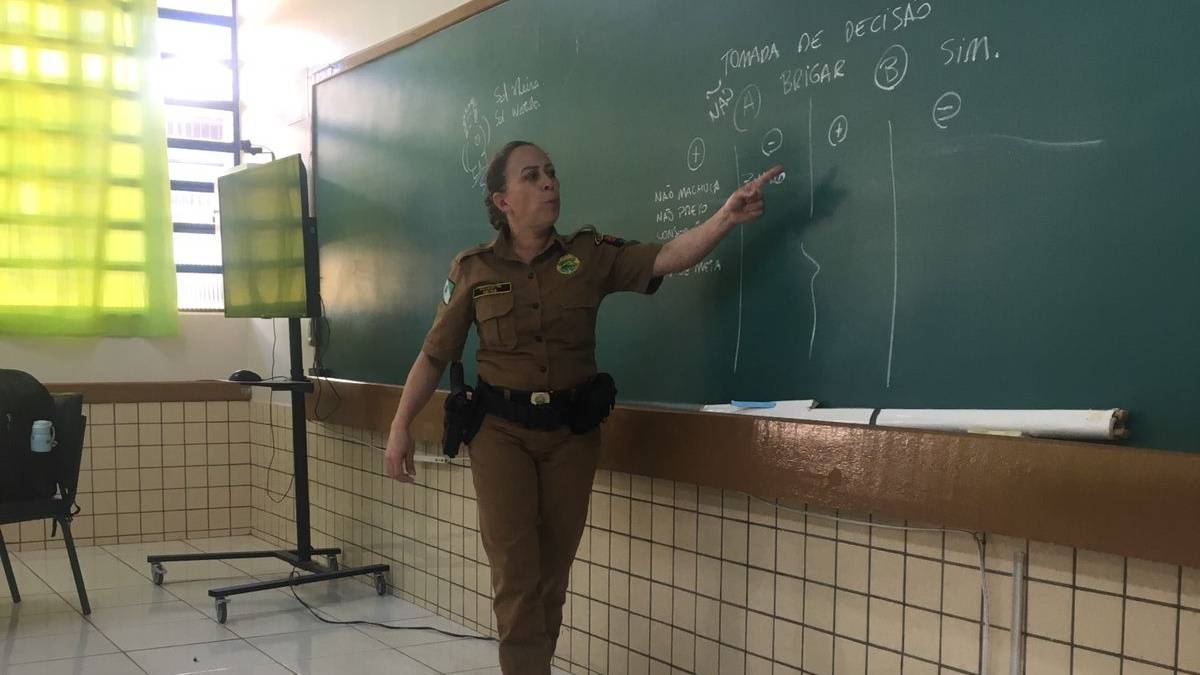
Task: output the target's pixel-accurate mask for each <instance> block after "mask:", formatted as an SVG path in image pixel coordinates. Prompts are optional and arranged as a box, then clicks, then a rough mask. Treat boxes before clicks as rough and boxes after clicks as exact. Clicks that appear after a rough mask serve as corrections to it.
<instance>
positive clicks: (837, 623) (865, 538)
mask: <svg viewBox="0 0 1200 675" xmlns="http://www.w3.org/2000/svg"><path fill="white" fill-rule="evenodd" d="M252 417H253V423H252V425H251V426H252V434H251V435H252V439H253V448H252V453H251V454H252V461H253V472H252V478H253V485H254V493H253V505H254V510H253V514H252V527H253V530H254V533H255V534H257V535H259V536H263V537H266V538H269V539H276V540H279V541H288V540H289V539H290V538H291V537H292V536H293V535H292V532H293V527H294V525H293V523H292V514H293V509H294V503H293V502H292V500H291V497H290V495H291V494H292V492H291V490H290V489H289V488H290V479H291V468H290V467H291V454H290V451H289V449H288V448H289V445H290V440H291V437H290V432H289V431H288V421H289V419H290V415H289V411H288V410H287V409H286V408H283V407H276V409H275V411H274V418H275V419H274V425H273V427H272V426H270V425H268V407H267V405H266V404H262V405H261V406H260V405H259V404H256V405H255V408H254V410H253V415H252ZM308 438H309V448H310V455H311V458H310V474H311V481H310V484H311V494H312V504H313V507H312V523H313V530H314V534H313V538H314V543H315V544H316V545H318V546H326V545H329V546H340V547H342V548H343V550H344V555H345V562H346V563H347V564H363V563H376V562H383V563H387V564H390V565H391V566H392V577H393V582H394V584H395V585H396V589H397V593H398V594H400V595H402V596H403V597H404V598H406V599H408V600H411V601H414V602H416V603H418V604H421V605H424V606H426V607H429V608H431V609H434V610H436V611H437V612H438V613H439V614H441V615H443V616H446V617H448V618H451V619H453V620H455V621H458V622H461V623H463V624H465V625H468V626H472V627H475V628H477V629H479V630H482V631H490V630H492V627H493V625H494V622H493V619H492V614H491V609H490V581H489V579H490V576H489V570H488V567H487V560H486V557H485V556H484V554H483V549H482V546H481V544H480V542H479V534H478V519H477V514H476V510H475V509H476V506H475V500H474V492H473V488H472V483H471V479H470V475H469V473H468V472H469V471H470V469H469V468H466V467H464V466H445V465H438V466H435V465H429V464H418V471H419V482H418V484H417V485H415V486H406V485H402V484H400V483H396V482H394V481H391V480H389V479H388V478H387V477H386V476H385V475H384V471H383V453H382V452H381V451H380V450H378V449H376V448H378V447H382V446H383V445H384V442H385V440H386V439H385V438H384V437H383V436H382V435H380V434H376V433H371V432H364V431H362V430H355V429H348V428H345V427H335V426H327V425H323V424H312V423H310V425H309V436H308ZM347 439H348V440H347ZM363 444H365V445H368V446H375V447H372V448H368V447H364V445H363ZM421 451H423V452H428V453H436V452H437V451H438V449H437V448H435V447H432V446H429V447H423V448H421ZM283 495H288V496H287V497H282V496H283ZM276 500H279V503H276ZM788 506H789V505H785V504H772V503H766V502H762V501H759V500H757V499H753V498H750V497H748V496H746V495H744V494H740V493H736V492H731V491H724V492H723V491H720V490H713V489H708V488H703V487H697V486H695V485H687V484H682V483H673V482H670V481H663V480H651V479H648V478H645V477H641V476H631V475H628V474H621V473H612V472H606V471H601V472H600V473H599V474H598V476H597V479H596V483H595V486H594V490H593V493H592V509H591V513H590V516H589V527H588V529H587V531H586V532H585V535H584V541H583V544H582V545H581V548H580V551H579V560H578V562H577V563H576V566H575V569H574V573H573V576H572V581H571V587H570V594H569V596H568V606H567V608H566V612H565V617H566V618H565V626H564V630H563V634H562V637H561V639H560V641H559V649H558V657H559V665H561V666H562V667H565V668H568V669H570V670H572V671H574V672H580V673H585V672H597V673H614V674H615V673H735V674H741V675H761V674H765V673H771V674H772V675H784V674H793V673H812V674H815V675H842V674H844V673H854V674H859V675H865V674H868V673H869V674H875V673H904V674H905V675H924V674H926V673H930V674H939V675H940V674H943V673H978V672H979V671H980V661H981V658H982V653H981V645H980V636H981V631H982V623H981V616H982V601H981V595H980V571H979V568H978V565H979V554H978V549H977V545H976V542H975V540H974V539H973V538H972V537H971V536H970V535H967V534H963V533H957V532H944V533H943V532H905V531H898V530H892V529H885V528H884V527H882V525H885V524H888V525H897V524H902V523H892V522H889V521H884V520H882V519H878V518H876V519H875V521H874V522H875V523H876V526H870V527H868V526H862V525H855V524H848V523H837V522H833V521H831V520H829V519H827V518H825V517H823V516H822V515H820V514H815V513H814V514H809V515H803V514H800V513H797V512H796V511H793V510H789V508H787V507H788ZM790 506H793V507H798V508H803V505H802V504H793V505H790ZM851 517H853V516H851ZM859 518H860V519H866V518H868V517H866V516H859ZM1015 551H1022V552H1025V553H1026V554H1027V555H1028V560H1029V568H1028V575H1027V576H1028V583H1029V587H1028V599H1027V607H1028V610H1027V637H1026V648H1027V658H1026V664H1025V667H1026V669H1025V672H1026V673H1028V674H1029V675H1042V674H1048V673H1055V674H1059V673H1062V674H1080V675H1107V674H1109V673H1112V674H1114V675H1116V674H1122V675H1142V674H1145V675H1149V674H1152V673H1171V672H1179V673H1200V570H1195V569H1190V568H1180V567H1179V566H1176V565H1164V564H1158V563H1152V562H1147V561H1143V560H1137V559H1132V558H1129V559H1127V558H1122V557H1118V556H1111V555H1106V554H1101V553H1095V552H1091V551H1084V550H1077V549H1072V548H1069V547H1065V546H1057V545H1053V544H1045V543H1041V542H1031V541H1025V540H1017V539H1011V538H1007V537H1000V536H989V537H987V544H986V559H987V573H986V576H987V586H988V590H989V597H990V603H989V609H988V617H989V618H990V621H991V629H990V631H989V638H990V639H989V646H990V652H989V655H988V657H987V664H988V668H987V671H986V672H988V673H994V674H1001V673H1008V672H1009V663H1008V660H1009V653H1010V644H1011V636H1010V627H1011V625H1012V616H1011V615H1012V608H1011V604H1012V603H1011V596H1012V576H1011V571H1012V558H1013V553H1014V552H1015Z"/></svg>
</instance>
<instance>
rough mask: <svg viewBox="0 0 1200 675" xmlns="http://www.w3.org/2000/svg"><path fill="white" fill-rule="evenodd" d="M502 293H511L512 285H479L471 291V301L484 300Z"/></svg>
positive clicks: (507, 283)
mask: <svg viewBox="0 0 1200 675" xmlns="http://www.w3.org/2000/svg"><path fill="white" fill-rule="evenodd" d="M504 293H512V283H510V282H508V281H501V282H498V283H494V284H481V285H479V286H476V287H475V288H473V289H471V299H472V300H478V299H479V298H486V297H487V296H489V295H502V294H504Z"/></svg>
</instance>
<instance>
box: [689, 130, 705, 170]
mask: <svg viewBox="0 0 1200 675" xmlns="http://www.w3.org/2000/svg"><path fill="white" fill-rule="evenodd" d="M702 166H704V139H703V138H700V137H699V136H697V137H695V138H693V139H692V142H691V144H690V145H688V149H687V168H688V171H697V170H699V169H700V167H702Z"/></svg>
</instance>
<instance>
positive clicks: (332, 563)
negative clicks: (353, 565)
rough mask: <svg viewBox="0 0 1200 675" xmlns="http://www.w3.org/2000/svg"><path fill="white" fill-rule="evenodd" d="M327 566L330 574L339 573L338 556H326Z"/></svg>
mask: <svg viewBox="0 0 1200 675" xmlns="http://www.w3.org/2000/svg"><path fill="white" fill-rule="evenodd" d="M325 566H326V567H328V568H329V571H330V572H336V571H338V559H337V556H336V555H327V556H325Z"/></svg>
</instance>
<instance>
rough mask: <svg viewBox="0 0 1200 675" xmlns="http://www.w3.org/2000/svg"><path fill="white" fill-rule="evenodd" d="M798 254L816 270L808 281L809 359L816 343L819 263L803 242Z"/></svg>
mask: <svg viewBox="0 0 1200 675" xmlns="http://www.w3.org/2000/svg"><path fill="white" fill-rule="evenodd" d="M800 252H801V253H803V254H804V257H805V258H808V261H809V262H810V263H812V264H813V267H815V268H816V269H815V270H813V273H812V277H811V278H810V279H809V280H808V293H809V295H810V296H811V297H812V331H811V332H810V333H809V335H808V358H809V359H811V358H812V355H813V345H815V344H816V343H817V275H818V274H820V273H821V263H819V262H817V259H816V258H814V257H812V256H811V255H809V253H808V249H806V248H804V242H800Z"/></svg>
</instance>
